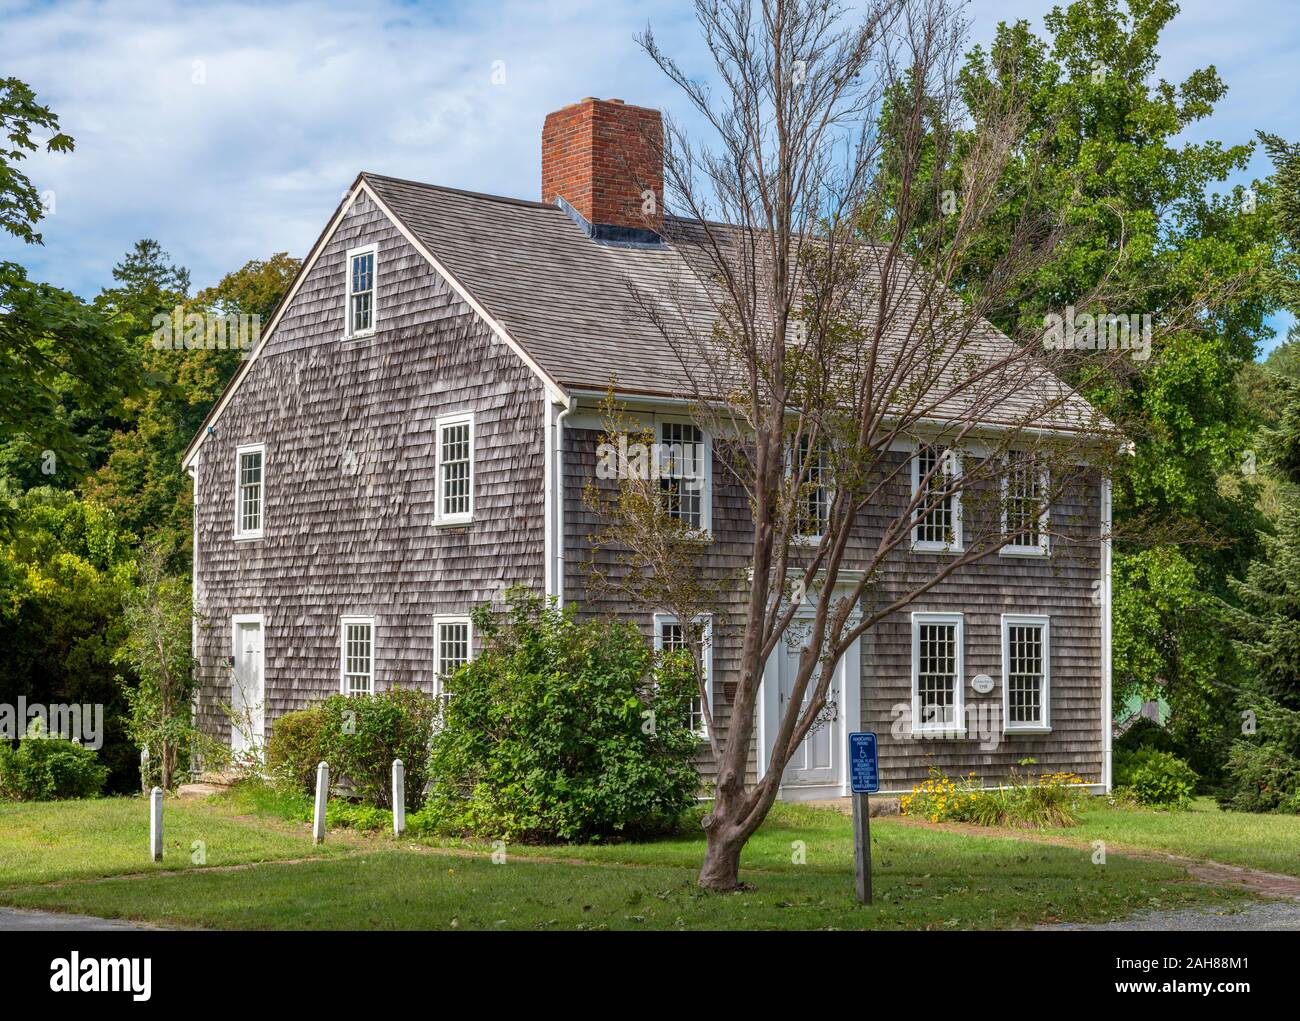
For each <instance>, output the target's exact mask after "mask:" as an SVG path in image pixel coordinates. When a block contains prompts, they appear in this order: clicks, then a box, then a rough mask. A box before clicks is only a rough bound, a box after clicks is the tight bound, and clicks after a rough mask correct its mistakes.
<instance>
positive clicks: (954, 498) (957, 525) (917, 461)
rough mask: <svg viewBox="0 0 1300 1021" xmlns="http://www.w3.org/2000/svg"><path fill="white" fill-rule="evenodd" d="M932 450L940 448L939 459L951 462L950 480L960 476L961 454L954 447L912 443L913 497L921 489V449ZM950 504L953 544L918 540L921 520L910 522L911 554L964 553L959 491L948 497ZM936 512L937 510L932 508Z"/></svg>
mask: <svg viewBox="0 0 1300 1021" xmlns="http://www.w3.org/2000/svg"><path fill="white" fill-rule="evenodd" d="M922 446H925V447H930V448H934V447H936V446H938V447H942V449H943V453H942V454H941V455H940V456H941V457H947V458H949V459H950V460H951V461H952V478H954V479H960V478H961V476H962V464H961V452H960V451H959V450H957V448H956V447H949V446H946V445H944V444H942V443H923V442H922V441H920V440H916V441H913V443H912V446H911V469H912V496H913V497H915V496H916V493H917V490H918V489H920V487H921V447H922ZM948 500H949V502H950V503H951V505H952V506H951V513H952V533H953V539H954V542H952V543H947V542H938V541H937V540H934V539H918V538H917V537H916V533H917V529H919V528H920V527H921V521H923V520H924V518H921V519H919V520H917V521H913V522H912V552H913V553H963V552H965V541H964V537H963V535H962V498H961V490H960V489H955V490H954V491H953V492H952V493H950V494H949V495H948ZM934 510H938V508H937V507H936V508H934Z"/></svg>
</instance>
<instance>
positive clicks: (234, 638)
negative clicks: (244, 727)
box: [230, 613, 266, 750]
mask: <svg viewBox="0 0 1300 1021" xmlns="http://www.w3.org/2000/svg"><path fill="white" fill-rule="evenodd" d="M243 624H256V625H257V628H258V630H259V631H260V632H261V633H262V737H261V742H262V747H263V748H265V747H266V620H265V617H264V615H263V614H261V613H232V614H231V615H230V658H231V662H230V708H231V709H232V710H233V709H234V708H235V681H236V680H237V678H238V675H237V674H236V670H237V669H238V667H239V628H240V626H241V625H243ZM230 747H231V749H232V750H233V749H234V747H235V724H234V721H233V720H232V721H231V724H230Z"/></svg>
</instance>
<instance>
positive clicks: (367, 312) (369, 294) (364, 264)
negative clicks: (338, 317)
mask: <svg viewBox="0 0 1300 1021" xmlns="http://www.w3.org/2000/svg"><path fill="white" fill-rule="evenodd" d="M378 257H379V248H378V246H377V245H366V247H365V248H354V249H352V250H351V251H350V252H348V307H347V312H346V317H347V323H346V335H347V336H349V337H364V336H367V335H368V334H371V333H374V332H375V268H376V261H377V259H378Z"/></svg>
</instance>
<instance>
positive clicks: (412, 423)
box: [196, 196, 545, 738]
mask: <svg viewBox="0 0 1300 1021" xmlns="http://www.w3.org/2000/svg"><path fill="white" fill-rule="evenodd" d="M371 242H378V244H379V256H378V275H377V278H378V303H377V310H378V314H377V321H376V326H377V330H376V333H375V335H374V336H373V337H369V338H365V339H360V340H349V341H345V340H343V339H341V338H342V334H343V310H344V281H345V266H344V262H345V253H346V251H347V250H348V249H349V248H356V247H358V246H361V245H365V244H369V243H371ZM544 400H545V398H544V394H543V391H542V387H541V385H540V383H539V382H538V381H537V379H536V377H535V376H534V375H533V373H532V372H531V370H529V369H528V368H527V367H526V366H525V365H524V363H523V362H522V361H521V360H520V359H519V358H518V357H517V356H516V355H515V354H514V353H512V352H511V351H510V350H509V349H508V347H507V346H506V345H505V344H504V343H503V342H502V341H501V340H500V339H498V338H497V337H496V336H494V335H493V334H492V333H491V331H490V330H489V329H488V327H487V326H486V325H485V324H484V323H483V322H482V321H481V320H480V319H479V318H478V317H477V316H476V315H475V314H474V313H473V311H472V310H471V309H470V308H469V307H468V306H467V305H466V304H465V303H464V302H463V301H461V300H460V298H459V297H457V296H456V294H455V293H454V292H453V291H452V290H451V288H450V287H449V286H448V285H447V283H446V282H445V281H444V280H443V279H442V278H441V277H439V276H438V274H437V273H436V272H435V271H434V270H433V269H432V267H431V266H430V265H429V263H428V262H427V261H426V260H425V259H424V258H422V257H421V256H420V255H419V253H417V252H416V251H415V250H414V249H413V248H412V247H411V246H410V245H409V244H408V243H407V242H406V241H405V240H404V239H403V238H402V236H401V234H400V233H399V232H398V231H397V229H396V228H395V227H394V226H393V225H392V224H391V223H390V222H389V221H388V220H387V219H386V218H384V217H383V216H382V215H381V214H380V213H379V212H378V211H377V210H376V209H375V208H374V206H373V204H372V203H370V202H369V201H368V200H367V199H366V198H365V197H364V196H362V197H361V198H359V199H358V201H357V202H356V204H355V205H354V206H353V208H352V209H351V210H350V211H349V212H348V214H347V215H346V217H345V219H344V221H343V222H342V224H341V225H340V227H339V229H338V231H337V232H336V233H335V235H334V236H333V238H332V239H330V241H329V242H328V244H327V245H326V247H325V248H324V250H323V253H322V255H321V257H320V259H319V260H318V262H317V263H316V265H315V266H314V267H313V268H312V270H311V271H310V273H309V274H308V275H307V277H306V278H305V279H304V281H303V284H302V286H301V288H300V290H299V292H298V294H297V295H296V297H295V298H294V300H293V302H292V303H291V305H290V306H289V307H288V309H287V310H286V312H285V315H284V317H283V319H282V320H281V322H280V323H279V325H278V327H277V329H276V331H275V334H274V336H273V337H271V338H270V340H269V342H268V344H267V346H266V348H265V349H264V350H263V351H262V353H261V354H260V355H259V357H258V359H257V360H256V362H255V363H254V364H253V365H252V366H251V368H250V370H249V372H248V375H247V376H246V378H245V379H244V380H243V382H242V383H241V384H240V386H239V388H238V390H236V391H235V393H234V395H233V397H232V400H231V404H230V406H229V407H228V408H227V409H226V411H225V413H224V414H223V415H222V417H221V418H220V420H219V422H218V425H217V429H216V433H215V435H211V436H209V437H208V438H207V440H206V442H205V443H204V445H203V447H202V449H201V451H200V454H199V465H198V471H199V477H198V493H199V503H198V509H197V523H196V538H197V555H198V572H197V578H198V580H197V586H196V600H197V605H198V609H199V612H200V613H201V614H202V615H203V617H204V618H205V620H206V623H207V627H205V628H201V629H200V631H199V637H198V648H197V651H198V658H199V664H200V667H199V669H200V672H201V675H202V678H203V689H202V693H201V715H202V719H203V722H204V726H205V727H206V728H207V729H208V730H210V731H211V732H213V733H216V734H220V735H221V736H222V737H223V738H225V737H227V736H228V734H229V728H228V722H227V720H226V719H225V716H224V714H223V713H222V712H221V710H220V709H219V708H218V704H219V703H221V702H226V703H228V702H229V699H230V684H229V670H230V668H229V666H228V660H227V657H228V656H229V655H230V651H231V615H232V614H234V613H259V612H260V613H262V614H263V615H264V617H265V634H264V654H263V658H264V673H265V680H266V691H267V705H266V725H267V733H268V734H269V733H270V728H271V725H272V723H273V721H274V720H275V718H276V717H278V716H279V715H281V714H282V713H284V712H287V711H290V710H293V709H299V708H302V707H303V706H305V705H307V704H309V703H311V702H314V701H318V700H320V699H322V698H325V697H327V696H328V695H331V694H334V693H336V692H338V690H339V683H340V680H339V673H340V663H339V617H340V616H342V615H345V614H349V615H350V614H357V615H364V616H370V615H373V616H374V618H375V663H374V676H375V687H376V689H379V690H382V689H384V688H387V687H390V686H395V685H400V686H419V687H422V688H424V689H426V690H429V689H430V688H431V685H432V679H433V622H432V618H433V616H434V615H435V614H453V613H455V614H460V613H467V612H468V611H469V609H470V608H471V607H472V606H473V605H475V604H477V603H480V602H483V601H485V600H487V599H489V598H491V596H492V594H493V592H494V591H495V590H496V589H497V588H499V586H500V584H501V583H502V582H506V583H514V582H522V583H524V584H527V585H529V586H530V587H532V588H533V589H535V590H537V591H540V590H541V588H542V570H543V553H542V546H543V538H542V530H543V476H544V471H543V456H544V455H543V447H542V443H543V431H542V421H543V415H544V408H545V404H544ZM464 411H472V412H473V413H474V446H475V451H474V456H475V466H474V521H473V523H472V524H471V525H469V526H467V527H464V528H457V529H439V528H436V527H435V526H434V508H435V503H434V501H435V492H434V458H435V434H434V420H435V418H437V417H438V416H440V415H449V414H453V413H457V412H464ZM254 442H261V443H265V444H266V458H265V467H264V473H265V507H264V514H265V517H264V538H262V539H258V540H252V541H247V542H235V541H234V540H233V538H232V532H233V523H234V472H235V448H236V447H237V446H238V445H239V444H242V443H254Z"/></svg>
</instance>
